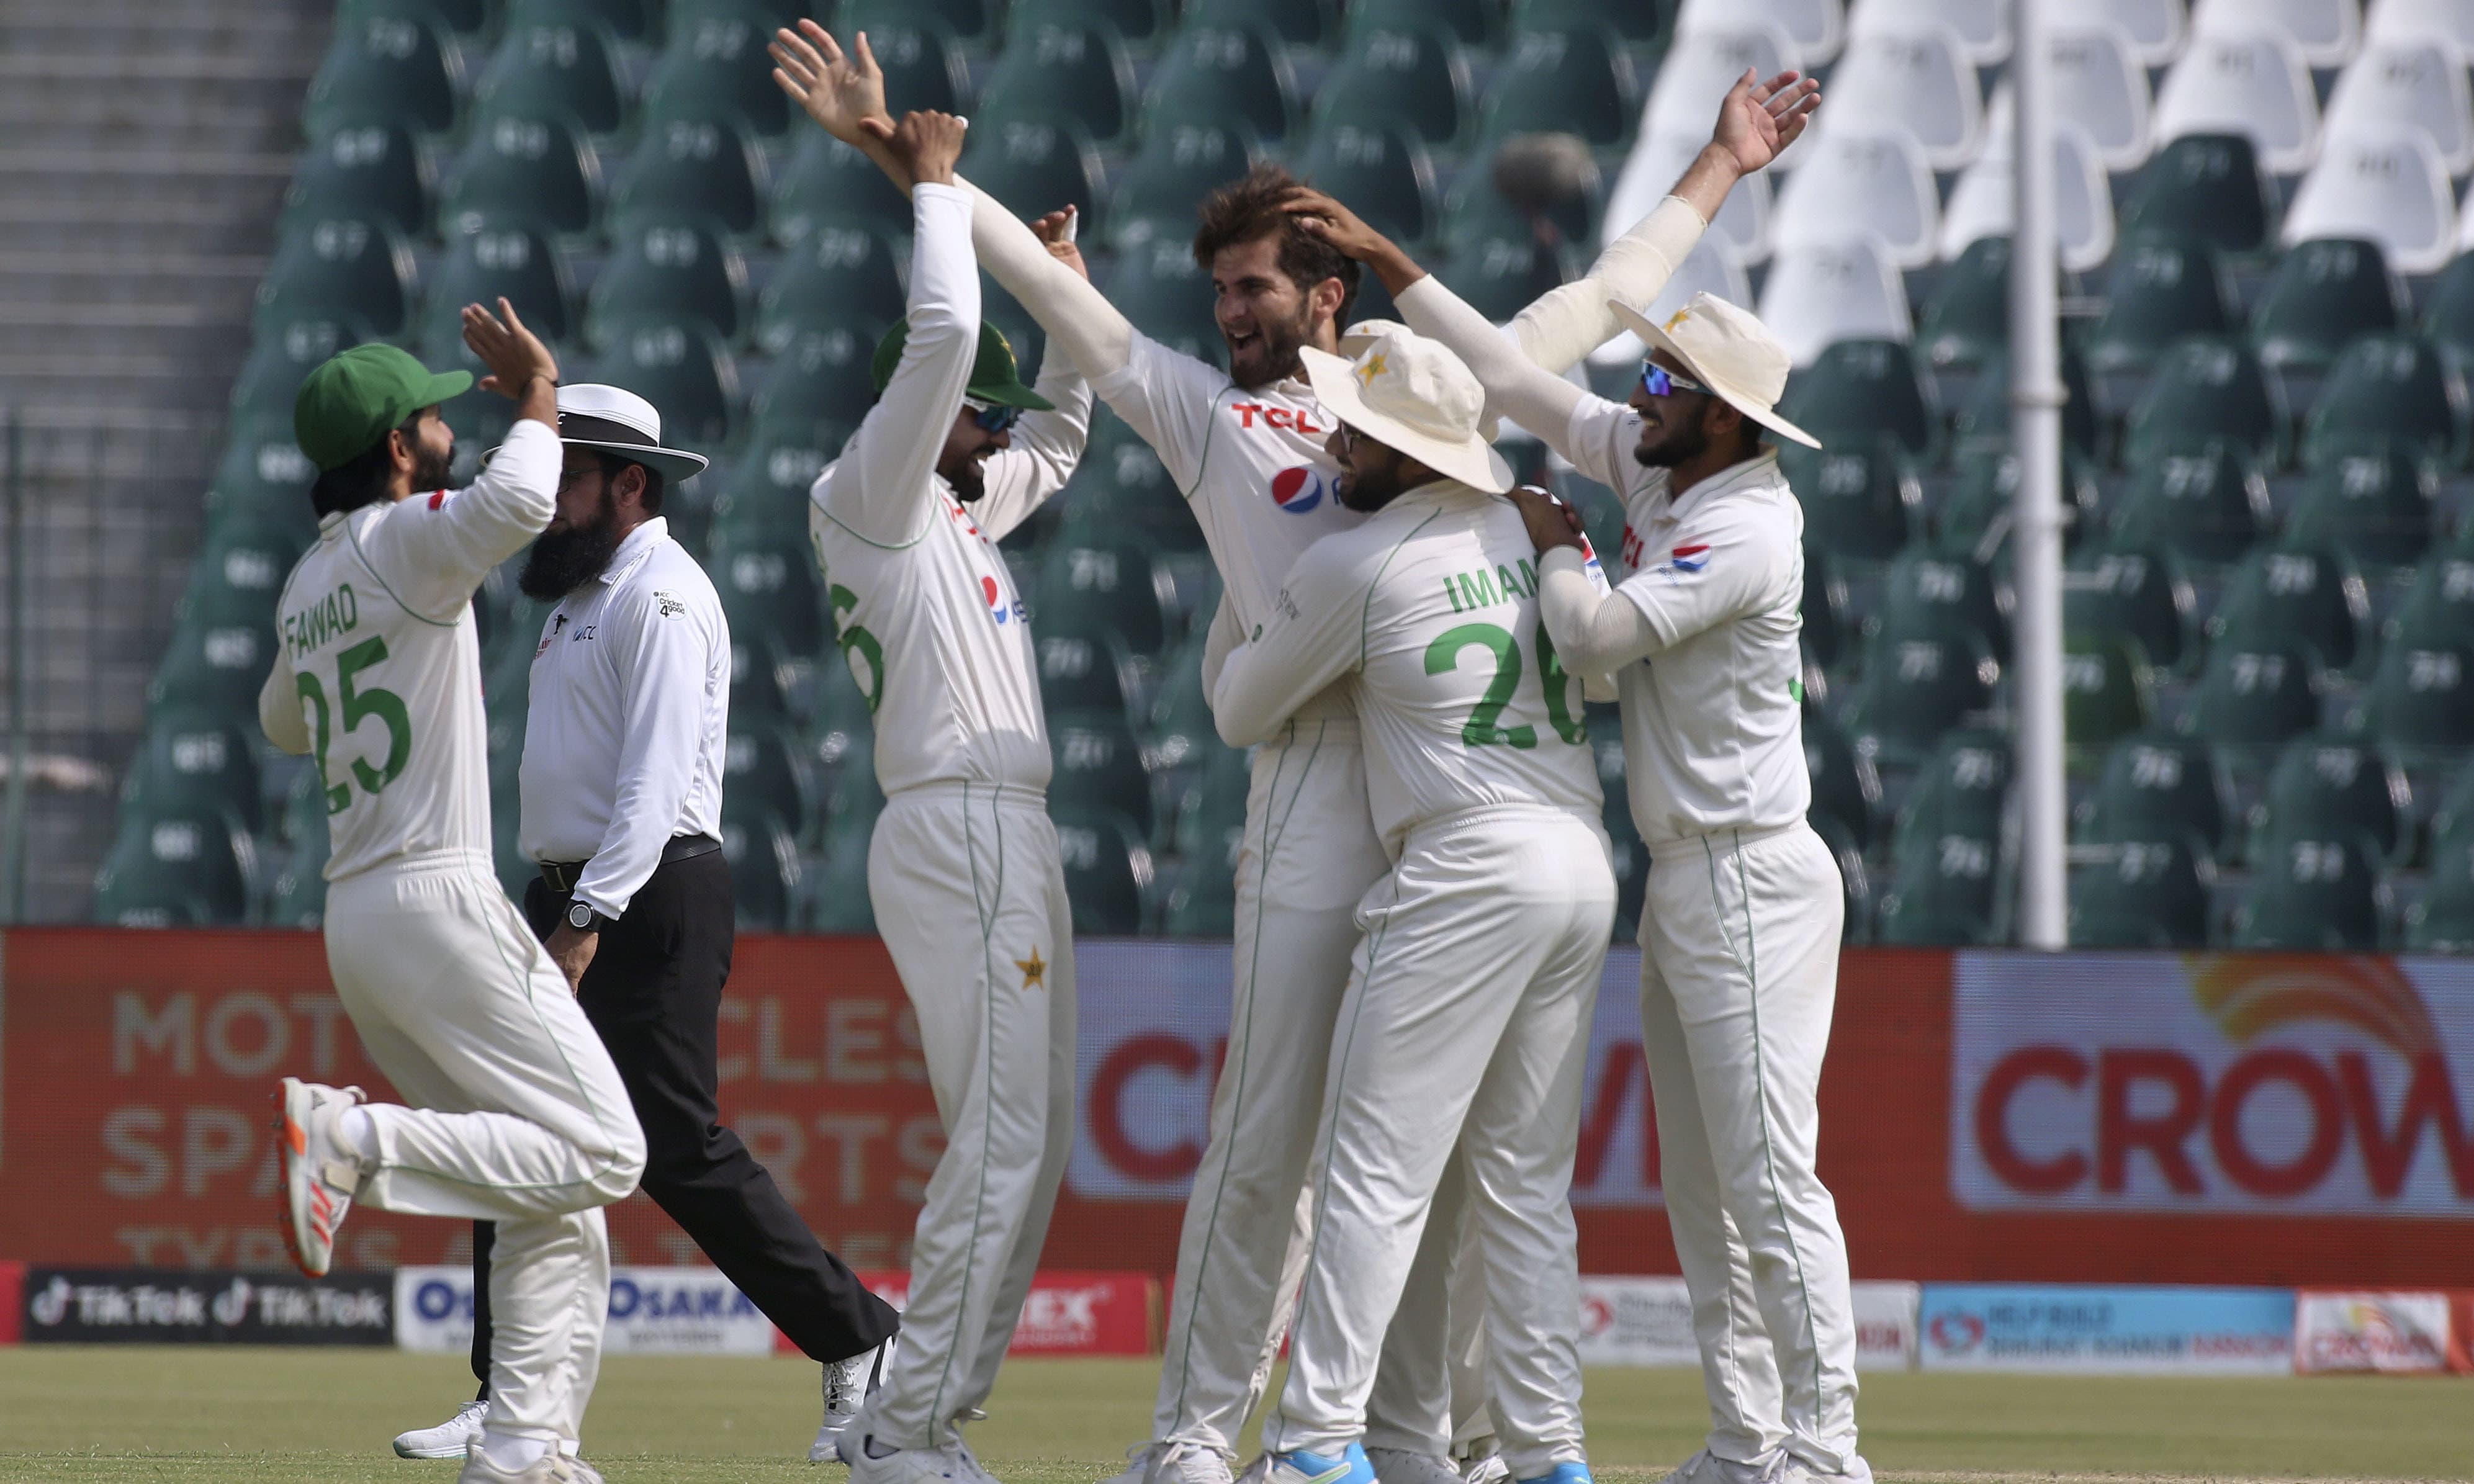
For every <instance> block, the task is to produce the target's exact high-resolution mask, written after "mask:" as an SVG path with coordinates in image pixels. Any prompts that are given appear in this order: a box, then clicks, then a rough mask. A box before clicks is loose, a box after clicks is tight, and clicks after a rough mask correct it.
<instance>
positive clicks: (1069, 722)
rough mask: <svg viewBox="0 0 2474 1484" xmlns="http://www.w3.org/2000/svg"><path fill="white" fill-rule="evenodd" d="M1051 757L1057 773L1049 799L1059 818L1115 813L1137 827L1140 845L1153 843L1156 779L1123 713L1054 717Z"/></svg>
mask: <svg viewBox="0 0 2474 1484" xmlns="http://www.w3.org/2000/svg"><path fill="white" fill-rule="evenodd" d="M1048 751H1049V756H1050V757H1051V758H1052V759H1053V760H1054V763H1055V773H1054V774H1053V776H1052V777H1051V778H1050V780H1049V785H1048V796H1049V798H1050V800H1051V802H1052V803H1053V804H1055V807H1056V809H1057V810H1058V811H1059V812H1062V811H1065V810H1069V809H1087V810H1092V811H1099V810H1107V811H1111V812H1114V813H1117V814H1120V815H1124V816H1125V817H1126V818H1127V819H1128V821H1129V822H1130V823H1131V824H1132V825H1133V826H1134V831H1135V837H1136V838H1137V839H1149V838H1150V835H1151V829H1152V788H1151V779H1150V776H1149V775H1148V774H1147V773H1146V772H1145V771H1144V769H1143V757H1142V745H1141V743H1139V742H1136V741H1135V739H1134V734H1133V732H1132V730H1131V729H1130V728H1129V727H1128V725H1127V722H1126V714H1125V711H1124V709H1123V708H1122V707H1120V708H1116V709H1111V710H1103V711H1058V712H1055V713H1053V714H1051V716H1050V717H1049V725H1048Z"/></svg>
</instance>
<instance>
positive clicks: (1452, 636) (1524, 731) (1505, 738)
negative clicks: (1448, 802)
mask: <svg viewBox="0 0 2474 1484" xmlns="http://www.w3.org/2000/svg"><path fill="white" fill-rule="evenodd" d="M1472 648H1474V649H1484V650H1486V651H1488V652H1489V653H1491V654H1492V655H1493V656H1494V678H1493V679H1492V681H1490V682H1488V683H1487V688H1486V693H1485V694H1483V695H1481V696H1479V697H1478V701H1477V704H1476V705H1475V706H1473V707H1471V708H1470V709H1469V716H1468V720H1467V721H1466V722H1464V723H1463V724H1462V726H1461V742H1463V743H1464V744H1465V745H1467V746H1471V747H1487V746H1498V745H1499V746H1510V747H1535V746H1537V745H1538V729H1537V728H1536V727H1534V726H1530V725H1527V724H1525V723H1524V724H1522V725H1519V726H1505V725H1503V724H1502V722H1503V708H1505V707H1506V706H1509V705H1511V704H1512V696H1513V693H1514V692H1516V691H1517V690H1519V689H1520V641H1518V640H1516V639H1515V638H1513V637H1512V631H1511V630H1510V629H1508V628H1504V627H1503V626H1501V625H1500V624H1494V623H1463V624H1460V625H1458V626H1457V627H1453V628H1448V629H1445V630H1443V632H1442V633H1441V634H1438V635H1436V636H1435V642H1434V643H1433V644H1430V645H1427V646H1426V673H1427V674H1429V675H1440V674H1442V673H1443V672H1444V671H1445V670H1448V669H1459V668H1460V658H1461V651H1462V650H1463V649H1472ZM1538 679H1539V683H1540V687H1541V688H1542V689H1543V690H1544V691H1545V693H1546V719H1547V721H1548V722H1549V723H1550V724H1551V725H1553V727H1554V728H1555V735H1556V736H1558V737H1560V738H1562V739H1564V741H1565V742H1570V743H1572V744H1574V745H1575V746H1577V745H1579V744H1580V743H1582V742H1587V741H1589V728H1588V727H1587V726H1586V725H1584V724H1583V723H1582V721H1581V719H1580V718H1578V717H1576V716H1574V715H1573V713H1572V696H1571V684H1572V677H1571V676H1570V675H1568V674H1565V673H1564V666H1563V662H1562V661H1560V660H1558V659H1556V658H1555V641H1553V640H1552V639H1549V638H1548V637H1546V628H1545V625H1543V624H1540V625H1539V628H1538Z"/></svg>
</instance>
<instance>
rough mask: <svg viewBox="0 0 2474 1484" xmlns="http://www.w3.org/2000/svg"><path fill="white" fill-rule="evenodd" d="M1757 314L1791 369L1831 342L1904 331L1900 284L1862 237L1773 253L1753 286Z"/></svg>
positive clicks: (1895, 336) (1901, 335)
mask: <svg viewBox="0 0 2474 1484" xmlns="http://www.w3.org/2000/svg"><path fill="white" fill-rule="evenodd" d="M1759 312H1760V317H1761V323H1762V324H1764V325H1767V326H1769V327H1770V333H1772V334H1773V335H1775V336H1777V337H1778V339H1779V341H1780V343H1781V344H1783V345H1784V346H1785V347H1786V349H1787V353H1788V354H1789V355H1791V356H1793V357H1794V358H1795V363H1796V364H1797V365H1799V366H1808V365H1810V364H1811V363H1812V362H1813V360H1814V359H1815V358H1816V357H1817V356H1819V355H1820V354H1821V353H1822V350H1823V349H1824V348H1825V347H1827V346H1829V345H1830V344H1831V343H1832V342H1834V341H1839V340H1904V339H1905V338H1906V337H1907V336H1908V335H1909V334H1910V333H1912V330H1911V328H1910V325H1911V321H1910V320H1909V317H1908V314H1907V289H1906V282H1905V280H1904V279H1903V278H1901V277H1900V274H1899V270H1898V268H1897V267H1896V265H1894V264H1893V263H1892V262H1891V261H1890V259H1889V255H1888V254H1886V253H1885V252H1883V251H1882V249H1881V246H1880V243H1879V242H1877V241H1875V240H1873V239H1872V238H1870V237H1863V238H1858V239H1856V240H1854V241H1851V242H1844V243H1839V244H1836V245H1831V246H1813V247H1803V248H1797V249H1795V250H1793V251H1791V252H1782V253H1780V254H1779V255H1778V258H1777V260H1776V261H1774V262H1772V263H1771V264H1770V272H1769V278H1768V279H1767V280H1764V281H1763V282H1762V284H1761V303H1760V311H1759Z"/></svg>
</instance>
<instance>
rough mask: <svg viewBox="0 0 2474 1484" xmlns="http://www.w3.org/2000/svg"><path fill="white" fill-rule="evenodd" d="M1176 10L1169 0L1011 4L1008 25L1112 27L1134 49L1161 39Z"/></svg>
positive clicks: (1066, 0) (1028, 1)
mask: <svg viewBox="0 0 2474 1484" xmlns="http://www.w3.org/2000/svg"><path fill="white" fill-rule="evenodd" d="M1175 14H1176V6H1174V5H1173V4H1170V3H1169V0H1014V7H1013V13H1012V15H1011V16H1010V17H1008V18H1007V27H1008V28H1009V29H1010V30H1012V31H1021V30H1023V29H1025V28H1027V27H1032V26H1082V25H1090V24H1092V23H1094V22H1098V23H1100V24H1103V25H1108V26H1113V27H1115V28H1116V30H1117V35H1119V36H1123V37H1125V38H1126V39H1127V40H1128V41H1129V42H1132V43H1133V44H1134V45H1137V46H1149V45H1151V44H1152V42H1154V41H1158V40H1160V39H1162V38H1164V37H1165V36H1167V35H1168V33H1169V31H1170V29H1171V26H1172V24H1173V20H1174V16H1175Z"/></svg>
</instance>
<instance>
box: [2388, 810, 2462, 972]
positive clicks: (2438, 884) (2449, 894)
mask: <svg viewBox="0 0 2474 1484" xmlns="http://www.w3.org/2000/svg"><path fill="white" fill-rule="evenodd" d="M2405 946H2406V947H2407V948H2408V949H2409V950H2410V951H2412V952H2414V953H2447V954H2462V953H2474V834H2467V833H2462V832H2461V833H2458V834H2455V835H2450V836H2446V837H2443V838H2442V839H2440V840H2439V841H2438V843H2436V844H2434V845H2433V846H2432V849H2431V876H2430V885H2429V886H2428V887H2426V888H2424V890H2423V894H2422V896H2421V897H2420V899H2418V900H2417V901H2415V902H2414V904H2413V906H2411V907H2409V908H2407V909H2406V911H2405Z"/></svg>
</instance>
